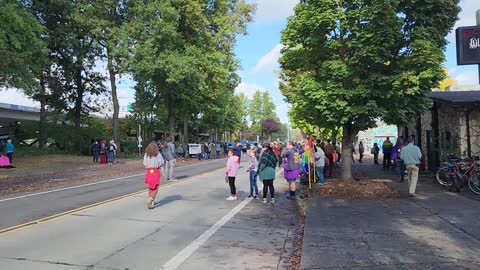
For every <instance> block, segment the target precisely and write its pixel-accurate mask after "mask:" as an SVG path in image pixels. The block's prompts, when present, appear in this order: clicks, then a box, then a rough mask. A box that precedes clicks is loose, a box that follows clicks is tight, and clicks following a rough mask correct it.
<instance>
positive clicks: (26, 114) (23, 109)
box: [0, 102, 40, 136]
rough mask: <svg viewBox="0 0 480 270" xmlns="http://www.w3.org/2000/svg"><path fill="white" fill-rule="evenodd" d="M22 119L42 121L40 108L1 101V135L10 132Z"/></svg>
mask: <svg viewBox="0 0 480 270" xmlns="http://www.w3.org/2000/svg"><path fill="white" fill-rule="evenodd" d="M22 121H40V108H35V107H27V106H21V105H15V104H8V103H1V102H0V136H2V135H3V136H4V135H7V134H9V133H10V130H12V129H14V128H15V127H16V126H17V125H19V124H21V122H22Z"/></svg>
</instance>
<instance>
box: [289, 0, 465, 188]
mask: <svg viewBox="0 0 480 270" xmlns="http://www.w3.org/2000/svg"><path fill="white" fill-rule="evenodd" d="M458 2H459V1H458V0H443V1H437V0H424V1H416V0H400V1H399V0H368V1H367V0H303V1H301V2H300V4H298V5H297V6H296V8H295V15H293V16H292V17H290V18H289V20H288V25H287V27H286V28H285V29H284V30H283V31H282V42H283V44H284V45H285V48H284V49H283V52H282V57H281V58H280V63H281V67H282V78H283V80H284V81H285V82H286V83H285V85H284V86H283V87H282V93H283V94H284V95H285V97H286V99H287V101H288V102H290V103H292V104H293V105H294V106H293V109H294V110H298V111H297V112H295V113H296V114H298V115H299V116H298V117H297V120H298V119H302V118H303V117H302V116H300V115H305V119H306V120H308V119H311V118H314V119H315V121H316V122H317V123H318V122H319V123H320V125H321V126H322V123H325V125H327V126H331V125H332V124H333V126H337V127H342V130H343V140H342V142H343V152H342V155H343V156H345V157H348V156H350V155H351V152H352V142H353V140H354V139H355V136H356V134H357V133H358V131H360V130H363V129H366V128H369V127H373V126H374V125H375V119H377V118H382V119H384V120H385V121H386V122H389V123H393V124H404V123H406V122H408V121H411V120H412V119H414V118H415V117H416V116H417V115H418V114H419V113H421V112H423V111H425V110H426V109H427V108H428V106H429V104H430V101H429V98H428V94H429V92H430V91H431V89H432V88H434V87H436V86H437V85H438V82H439V81H441V80H442V79H443V78H444V72H443V69H442V65H441V64H442V62H443V61H444V59H445V57H444V54H443V50H444V49H445V46H446V44H447V41H446V38H445V37H446V35H447V34H448V33H449V32H450V30H451V29H452V27H453V25H454V23H455V21H456V20H457V19H458V18H457V15H458V13H459V10H460V9H459V7H458ZM300 104H301V105H300ZM342 178H345V179H347V178H351V161H350V159H348V158H347V159H344V160H343V164H342Z"/></svg>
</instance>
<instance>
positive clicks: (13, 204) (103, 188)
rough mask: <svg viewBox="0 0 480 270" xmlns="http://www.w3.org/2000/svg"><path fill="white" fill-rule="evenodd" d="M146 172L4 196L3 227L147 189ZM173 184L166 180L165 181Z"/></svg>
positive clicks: (218, 163)
mask: <svg viewBox="0 0 480 270" xmlns="http://www.w3.org/2000/svg"><path fill="white" fill-rule="evenodd" d="M225 162H226V159H219V160H211V161H209V162H205V163H200V164H194V165H190V166H185V167H178V168H177V171H176V177H177V178H178V179H184V178H187V177H191V176H195V175H199V174H202V173H206V172H211V171H214V170H216V169H219V168H223V167H225ZM143 177H144V176H143V174H142V175H137V176H131V177H128V176H126V177H119V178H115V179H111V180H109V181H100V182H97V183H92V184H89V185H85V186H81V185H80V186H77V187H75V186H74V187H69V188H68V189H59V190H57V191H54V192H49V193H42V192H39V193H37V194H36V193H33V194H26V195H22V196H19V197H13V198H6V199H0V230H2V229H6V228H10V227H12V226H16V225H19V224H23V223H26V222H30V221H33V220H38V219H40V218H45V217H48V216H52V215H55V214H59V213H62V212H65V211H69V210H72V209H76V208H79V207H84V206H87V205H91V204H94V203H98V202H101V201H105V200H109V199H112V198H116V197H119V196H122V195H126V194H130V193H133V192H137V191H141V190H145V188H146V186H145V184H144V182H143V179H144V178H143ZM166 183H171V182H167V181H163V182H162V183H161V184H162V185H163V184H166Z"/></svg>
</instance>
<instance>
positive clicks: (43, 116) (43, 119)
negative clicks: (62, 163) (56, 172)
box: [38, 76, 47, 149]
mask: <svg viewBox="0 0 480 270" xmlns="http://www.w3.org/2000/svg"><path fill="white" fill-rule="evenodd" d="M40 91H41V92H40V96H39V101H40V123H39V128H38V133H39V134H38V147H39V148H40V149H43V147H44V146H45V144H46V141H47V134H46V124H47V112H46V109H45V106H46V104H47V96H46V95H45V93H46V90H45V79H44V78H43V76H42V77H41V78H40Z"/></svg>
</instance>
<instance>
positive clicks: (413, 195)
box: [408, 193, 416, 198]
mask: <svg viewBox="0 0 480 270" xmlns="http://www.w3.org/2000/svg"><path fill="white" fill-rule="evenodd" d="M408 196H410V197H412V198H413V197H416V195H415V194H413V193H409V194H408Z"/></svg>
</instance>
